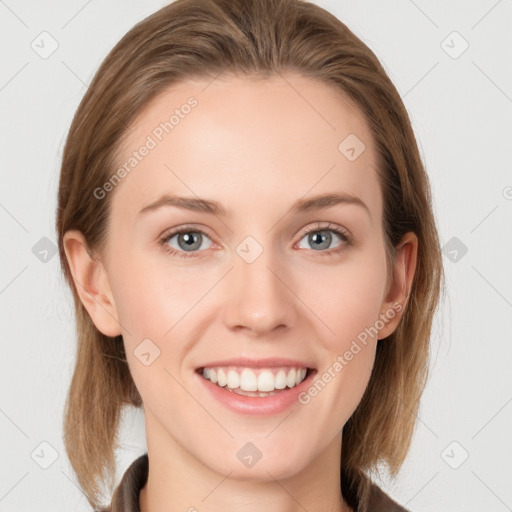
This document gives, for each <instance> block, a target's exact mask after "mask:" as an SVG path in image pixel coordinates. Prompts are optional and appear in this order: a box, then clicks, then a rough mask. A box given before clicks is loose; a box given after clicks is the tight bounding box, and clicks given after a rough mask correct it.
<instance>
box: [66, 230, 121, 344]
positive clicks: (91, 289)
mask: <svg viewBox="0 0 512 512" xmlns="http://www.w3.org/2000/svg"><path fill="white" fill-rule="evenodd" d="M63 244H64V250H65V252H66V259H67V261H68V264H69V267H70V269H71V274H72V276H73V282H74V284H75V287H76V290H77V292H78V295H79V297H80V300H81V302H82V304H83V305H84V307H85V309H87V312H88V313H89V315H90V317H91V319H92V321H93V322H94V325H95V326H96V327H97V328H98V330H99V331H100V332H102V333H103V334H105V335H106V336H111V337H114V336H118V335H119V334H121V326H120V324H119V321H118V315H117V309H116V306H115V302H114V297H113V295H112V292H111V290H110V285H109V282H108V276H107V273H106V270H105V267H104V266H103V264H102V262H101V261H100V259H99V258H95V257H94V256H93V255H92V254H91V253H90V251H89V250H88V247H87V242H86V240H85V237H84V236H83V234H82V233H81V232H80V231H77V230H71V231H67V232H66V233H65V235H64V238H63Z"/></svg>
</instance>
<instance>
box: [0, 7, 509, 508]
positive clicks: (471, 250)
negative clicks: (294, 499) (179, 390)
mask: <svg viewBox="0 0 512 512" xmlns="http://www.w3.org/2000/svg"><path fill="white" fill-rule="evenodd" d="M316 3H318V4H319V5H321V6H323V7H325V8H326V9H328V10H330V11H331V12H332V13H334V14H335V15H336V16H338V17H339V18H340V19H341V20H342V21H344V22H345V23H346V24H347V25H348V26H349V28H351V29H352V30H353V31H354V32H355V33H356V34H357V35H358V36H359V37H361V38H362V39H363V41H365V42H366V43H367V44H368V45H369V46H370V48H372V50H373V51H374V52H375V53H376V54H377V56H378V57H379V58H380V59H381V62H382V63H383V65H384V67H385V68H386V70H387V71H388V73H389V75H390V77H391V79H392V80H393V82H394V83H395V85H396V86H397V88H398V90H399V92H400V94H401V95H402V98H403V100H404V102H405V105H406V107H407V109H408V111H409V113H410V116H411V119H412V122H413V125H414V129H415V131H416V135H417V137H418V140H419V143H420V148H421V152H422V157H423V159H424V162H425V163H426V166H427V170H428V173H429V175H430V177H431V182H432V188H433V194H434V206H435V213H436V216H437V219H438V224H439V230H440V236H441V241H442V244H443V246H444V248H445V249H444V252H445V255H444V263H445V268H446V273H447V288H448V290H447V300H446V301H445V302H444V303H443V304H442V307H441V309H440V311H439V313H438V315H437V316H436V319H435V323H434V335H433V340H432V344H433V357H432V363H431V368H432V370H431V376H430V380H429V384H428V386H427V389H426V391H425V394H424V396H423V398H422V403H421V410H420V413H419V416H418V422H417V428H416V431H415V435H414V440H413V444H412V447H411V450H410V452H409V455H408V458H407V460H406V462H405V464H404V466H403V468H402V471H401V472H400V475H399V477H398V478H397V479H396V480H395V481H390V480H389V479H388V478H387V477H386V476H385V475H384V476H383V479H382V480H381V485H382V487H383V488H384V489H385V490H386V491H387V492H389V493H390V494H391V496H393V497H394V498H396V499H397V500H398V501H399V502H400V503H402V504H403V505H405V506H407V507H408V508H410V509H411V510H414V511H418V512H420V511H423V512H427V511H432V512H433V511H436V512H443V511H464V512H477V511H485V512H494V511H495V512H501V511H505V510H511V509H512V486H510V482H511V481H512V463H511V460H512V442H511V432H512V428H511V427H512V403H511V402H512V386H511V383H512V373H511V372H510V369H509V367H510V362H511V355H512V343H511V337H510V333H511V331H512V273H511V270H510V262H511V261H512V241H511V234H512V230H511V220H512V164H511V161H512V141H511V135H512V128H511V120H512V70H511V62H512V30H511V27H512V1H511V0H501V1H496V0H485V1H483V0H482V1H472V2H468V1H464V2H463V1H451V2H446V1H444V2H443V1H441V0H436V1H430V2H427V1H426V0H421V1H420V0H416V1H412V0H393V1H388V2H382V1H378V0H372V1H361V0H358V1H356V0H351V1H334V0H330V1H327V0H325V1H319V2H316ZM164 4H165V2H157V1H145V2H142V1H138V2H137V1H134V0H130V1H126V0H124V1H121V0H110V1H108V2H100V1H99V0H89V1H84V0H67V1H63V0H52V1H46V2H35V1H33V0H32V1H23V0H6V1H2V0H0V48H1V50H0V51H1V63H2V65H1V67H0V107H1V113H2V115H1V116H0V140H1V144H2V146H1V148H2V150H1V154H0V155H1V166H0V169H1V171H0V172H1V173H2V186H1V188H0V229H1V232H0V236H1V240H2V246H1V247H2V250H1V255H2V260H1V261H2V264H1V265H0V314H1V323H0V325H1V331H0V332H1V348H2V352H1V356H2V357H1V365H2V369H1V372H0V379H1V380H0V392H1V401H0V429H1V430H0V432H1V436H0V443H1V444H0V450H1V451H0V453H1V468H0V471H1V473H0V510H1V511H2V512H8V511H17V512H21V511H35V510H37V511H50V510H52V511H55V510H67V511H86V510H89V506H88V504H87V502H86V500H85V498H84V496H83V495H82V493H81V491H80V490H79V489H78V487H77V486H76V480H75V476H74V474H73V472H72V469H71V466H70V464H69V462H68V460H67V458H66V455H65V452H64V448H63V442H62V412H63V405H64V399H65V396H66V391H67V387H68V385H69V382H70V378H71V372H72V364H73V358H74V350H75V348H74V323H73V322H74V320H73V309H72V303H71V294H70V293H69V291H68V290H67V289H66V288H65V286H64V283H63V279H62V277H61V274H60V270H59V264H58V258H57V256H56V255H55V254H54V253H53V252H52V250H54V244H55V241H56V239H55V232H54V227H53V226H54V215H55V208H56V190H57V183H58V173H59V165H60V159H61V156H62V148H63V145H64V141H65V136H66V132H67V129H68V128H69V125H70V122H71V119H72V116H73V114H74V111H75V109H76V107H77V106H78V103H79V101H80V99H81V97H82V96H83V94H84V92H85V90H86V87H87V84H88V83H89V81H90V79H91V78H92V75H93V73H94V72H95V70H96V69H97V67H98V66H99V64H100V62H101V61H102V60H103V58H104V57H105V55H106V54H107V52H108V51H109V50H110V49H111V48H112V46H113V45H114V44H115V43H116V42H117V41H118V40H119V39H120V37H121V36H122V35H123V34H124V33H125V32H126V31H127V30H129V29H130V28H131V27H132V26H133V25H134V24H135V23H136V22H138V21H139V20H141V19H142V18H144V17H145V16H146V15H148V14H150V13H152V12H154V11H155V10H157V9H158V8H160V7H161V6H163V5H164ZM42 32H47V33H48V34H49V35H47V34H42V35H41V33H42ZM454 32H457V33H454ZM52 44H53V45H57V44H58V47H57V48H56V49H55V51H54V52H53V53H52V54H51V55H46V54H45V53H44V52H49V51H51V50H52ZM466 45H469V46H468V47H467V49H465V48H466ZM463 50H465V51H463ZM466 251H467V252H466ZM507 262H508V263H507ZM121 439H122V443H123V447H122V450H121V451H120V452H119V454H118V456H119V474H118V476H120V475H121V474H122V473H123V472H124V470H125V469H126V467H127V465H128V464H129V463H130V462H131V461H132V460H133V459H134V458H135V457H136V456H138V455H139V454H141V453H143V452H144V451H145V449H146V445H145V439H144V424H143V419H142V416H141V413H134V414H132V412H131V411H130V410H127V413H126V415H125V417H124V427H123V429H122V431H121ZM41 443H42V444H41Z"/></svg>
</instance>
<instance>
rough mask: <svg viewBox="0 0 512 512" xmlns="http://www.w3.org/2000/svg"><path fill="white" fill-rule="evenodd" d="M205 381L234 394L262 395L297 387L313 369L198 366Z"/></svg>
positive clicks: (263, 396)
mask: <svg viewBox="0 0 512 512" xmlns="http://www.w3.org/2000/svg"><path fill="white" fill-rule="evenodd" d="M196 372H197V373H198V374H199V375H200V376H201V377H202V378H203V379H205V380H207V381H209V382H211V383H212V384H215V385H216V386H217V387H218V388H221V389H224V390H226V391H229V392H231V393H235V394H237V395H242V396H249V397H258V398H265V397H270V396H273V395H276V394H279V393H283V392H286V391H287V390H290V389H293V388H295V387H297V386H299V385H300V384H301V383H302V382H303V381H305V380H306V379H308V378H309V377H310V376H311V375H312V374H313V373H316V369H314V368H311V367H306V366H299V365H297V366H269V367H258V368H256V367H249V366H243V365H229V366H221V365H219V366H208V367H201V368H198V369H197V370H196Z"/></svg>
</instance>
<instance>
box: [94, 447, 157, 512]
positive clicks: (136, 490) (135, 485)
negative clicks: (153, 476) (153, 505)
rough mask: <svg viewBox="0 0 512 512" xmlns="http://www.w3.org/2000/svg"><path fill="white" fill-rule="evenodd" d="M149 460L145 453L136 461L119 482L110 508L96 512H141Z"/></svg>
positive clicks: (96, 511)
mask: <svg viewBox="0 0 512 512" xmlns="http://www.w3.org/2000/svg"><path fill="white" fill-rule="evenodd" d="M148 468H149V459H148V454H147V453H145V454H144V455H141V456H140V457H138V458H137V459H135V460H134V461H133V462H132V463H131V465H130V466H129V467H128V469H127V470H126V471H125V473H124V475H123V477H122V479H121V481H120V482H119V484H118V486H117V487H116V490H115V492H114V495H113V496H112V501H111V502H110V506H108V507H107V508H102V509H100V510H95V511H94V512H140V509H139V495H140V491H141V489H142V488H143V487H144V486H145V485H146V482H147V478H148Z"/></svg>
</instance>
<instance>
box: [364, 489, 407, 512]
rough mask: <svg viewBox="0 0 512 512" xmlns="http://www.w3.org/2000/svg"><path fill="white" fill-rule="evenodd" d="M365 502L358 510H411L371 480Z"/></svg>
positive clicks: (400, 511)
mask: <svg viewBox="0 0 512 512" xmlns="http://www.w3.org/2000/svg"><path fill="white" fill-rule="evenodd" d="M365 502H366V503H364V504H362V505H363V506H361V507H360V508H358V510H357V512H410V511H409V510H408V509H406V508H404V507H402V506H401V505H400V504H398V503H397V502H396V501H395V500H393V499H392V498H391V497H390V496H388V495H387V494H386V493H385V492H384V491H383V490H382V489H381V488H380V487H379V486H378V485H377V484H375V483H373V482H369V485H368V492H367V496H366V499H365Z"/></svg>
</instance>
